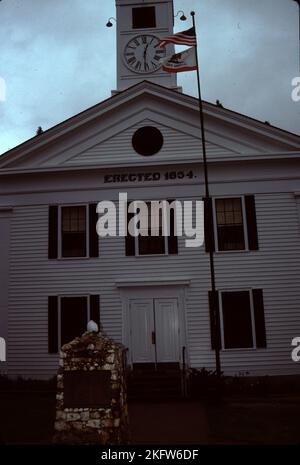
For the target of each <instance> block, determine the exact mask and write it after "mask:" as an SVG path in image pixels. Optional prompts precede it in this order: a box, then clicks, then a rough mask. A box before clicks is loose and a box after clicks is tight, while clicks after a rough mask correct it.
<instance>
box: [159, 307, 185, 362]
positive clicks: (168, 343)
mask: <svg viewBox="0 0 300 465" xmlns="http://www.w3.org/2000/svg"><path fill="white" fill-rule="evenodd" d="M154 310H155V312H154V315H155V338H156V359H157V362H158V363H173V362H178V361H179V357H180V348H179V336H180V334H179V330H180V327H179V315H178V302H177V299H155V300H154Z"/></svg>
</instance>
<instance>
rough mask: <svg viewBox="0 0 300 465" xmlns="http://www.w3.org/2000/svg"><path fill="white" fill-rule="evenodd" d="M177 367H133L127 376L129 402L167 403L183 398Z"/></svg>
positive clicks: (180, 372) (179, 373) (181, 380)
mask: <svg viewBox="0 0 300 465" xmlns="http://www.w3.org/2000/svg"><path fill="white" fill-rule="evenodd" d="M182 382H183V379H182V371H181V370H180V368H179V365H177V364H176V365H175V366H170V365H166V366H163V365H157V366H155V365H152V366H150V365H149V366H135V367H134V368H133V369H132V370H129V372H128V376H127V396H128V400H129V401H153V402H167V401H172V400H179V399H182V398H183V396H184V395H183V388H182Z"/></svg>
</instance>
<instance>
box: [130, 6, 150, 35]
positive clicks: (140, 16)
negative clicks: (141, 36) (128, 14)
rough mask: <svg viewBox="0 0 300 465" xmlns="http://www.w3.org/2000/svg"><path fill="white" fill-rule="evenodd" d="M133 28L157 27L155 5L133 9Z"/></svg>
mask: <svg viewBox="0 0 300 465" xmlns="http://www.w3.org/2000/svg"><path fill="white" fill-rule="evenodd" d="M132 27H133V29H145V28H155V27H156V17H155V6H146V7H141V8H133V9H132Z"/></svg>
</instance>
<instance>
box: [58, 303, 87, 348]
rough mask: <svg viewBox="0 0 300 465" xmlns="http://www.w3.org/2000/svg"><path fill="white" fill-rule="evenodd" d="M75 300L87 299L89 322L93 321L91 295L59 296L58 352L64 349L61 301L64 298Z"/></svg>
mask: <svg viewBox="0 0 300 465" xmlns="http://www.w3.org/2000/svg"><path fill="white" fill-rule="evenodd" d="M65 297H66V298H68V297H69V298H73V299H76V298H77V297H78V298H82V297H85V298H86V299H87V301H86V303H87V322H89V321H90V319H91V294H59V295H58V296H57V322H58V324H57V331H58V337H57V345H58V351H60V350H61V348H62V344H61V341H62V337H61V313H62V306H61V299H63V298H65Z"/></svg>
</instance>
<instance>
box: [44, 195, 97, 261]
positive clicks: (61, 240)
mask: <svg viewBox="0 0 300 465" xmlns="http://www.w3.org/2000/svg"><path fill="white" fill-rule="evenodd" d="M96 208H97V204H96V203H91V204H90V205H68V206H60V207H59V206H58V205H51V206H49V225H48V258H49V259H57V258H83V257H98V256H99V238H98V234H97V229H96V225H97V220H98V215H97V211H96Z"/></svg>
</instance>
